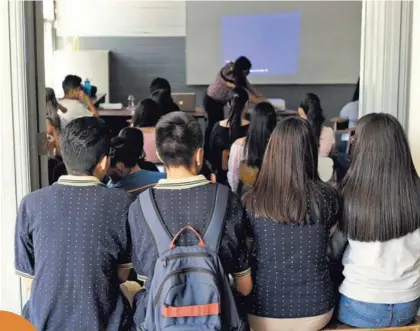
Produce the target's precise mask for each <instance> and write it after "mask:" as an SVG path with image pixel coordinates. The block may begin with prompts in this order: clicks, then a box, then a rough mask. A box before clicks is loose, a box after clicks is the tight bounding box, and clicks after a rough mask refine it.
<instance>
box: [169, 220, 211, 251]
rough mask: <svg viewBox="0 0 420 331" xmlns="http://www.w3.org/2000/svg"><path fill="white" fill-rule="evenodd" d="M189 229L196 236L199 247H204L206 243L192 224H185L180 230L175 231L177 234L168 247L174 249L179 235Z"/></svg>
mask: <svg viewBox="0 0 420 331" xmlns="http://www.w3.org/2000/svg"><path fill="white" fill-rule="evenodd" d="M187 230H190V231H192V232H193V233H194V234H195V235H196V236H197V238H198V246H199V247H201V248H204V247H206V243H205V242H204V240H203V238H202V237H201V235H200V234H199V233H198V231H197V230H196V229H194V228H193V227H192V226H189V225H188V226H186V227H184V228H182V229H181V230H179V231H178V232H177V234H176V235H175V236H174V237H173V239H172V241H171V243H170V244H169V249H170V250H171V249H174V248H175V247H176V245H175V243H176V241H177V240H178V238H179V236H180V235H181V233H183V232H184V231H187Z"/></svg>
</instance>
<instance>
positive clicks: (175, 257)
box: [162, 252, 211, 267]
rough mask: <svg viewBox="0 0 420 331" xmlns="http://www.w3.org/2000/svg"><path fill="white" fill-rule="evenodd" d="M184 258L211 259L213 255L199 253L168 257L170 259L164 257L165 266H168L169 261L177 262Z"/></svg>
mask: <svg viewBox="0 0 420 331" xmlns="http://www.w3.org/2000/svg"><path fill="white" fill-rule="evenodd" d="M183 257H211V255H210V254H209V253H198V252H192V253H178V254H174V255H171V256H168V257H164V258H163V259H162V263H163V266H164V267H166V266H167V265H168V261H169V260H176V259H180V258H183Z"/></svg>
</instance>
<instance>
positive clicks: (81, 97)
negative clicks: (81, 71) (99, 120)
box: [58, 75, 99, 127]
mask: <svg viewBox="0 0 420 331" xmlns="http://www.w3.org/2000/svg"><path fill="white" fill-rule="evenodd" d="M81 83H82V79H81V78H80V77H78V76H75V75H67V76H66V78H65V79H64V81H63V90H64V98H63V99H61V100H60V105H61V106H62V107H64V108H65V109H67V111H66V112H63V111H62V110H59V112H58V115H59V116H60V120H61V125H62V127H65V126H66V125H67V124H68V123H70V122H71V121H72V120H74V119H76V118H79V117H89V116H95V117H99V114H98V112H97V110H96V108H95V106H94V105H93V103H92V101H91V100H90V98H89V97H88V96H87V95H86V94H85V93H84V92H83V89H82V88H81Z"/></svg>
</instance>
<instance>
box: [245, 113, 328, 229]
mask: <svg viewBox="0 0 420 331" xmlns="http://www.w3.org/2000/svg"><path fill="white" fill-rule="evenodd" d="M315 182H320V179H319V176H318V147H317V144H316V139H315V136H314V134H313V130H312V128H311V126H310V124H309V123H308V122H307V121H306V120H304V119H301V118H298V117H289V118H286V119H284V120H283V121H281V122H280V123H278V124H277V126H276V128H275V129H274V131H273V133H272V135H271V138H270V140H269V142H268V145H267V149H266V152H265V155H264V160H263V163H262V166H261V170H260V172H259V175H258V178H257V181H256V183H255V185H254V187H253V188H252V189H251V190H250V191H249V192H247V193H246V194H245V195H244V198H243V199H244V202H245V205H246V207H247V208H248V209H249V210H250V211H252V212H254V213H255V214H256V215H257V216H259V217H263V218H267V219H272V220H275V221H278V222H282V223H287V224H304V223H305V222H306V219H307V218H306V215H307V212H308V208H309V204H308V199H311V198H314V199H311V200H316V198H315V196H316V191H317V189H316V185H314V184H315ZM312 208H313V209H314V210H316V209H317V208H316V204H315V206H312V204H311V209H312Z"/></svg>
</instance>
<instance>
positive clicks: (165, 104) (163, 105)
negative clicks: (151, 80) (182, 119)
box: [152, 90, 179, 115]
mask: <svg viewBox="0 0 420 331" xmlns="http://www.w3.org/2000/svg"><path fill="white" fill-rule="evenodd" d="M152 99H153V100H154V101H155V102H156V103H157V105H158V108H159V113H160V114H161V115H166V114H169V113H171V112H173V111H179V107H178V105H177V104H176V103H175V102H174V100H173V99H172V96H171V93H170V92H169V91H168V90H157V91H156V92H155V93H154V94H153V95H152Z"/></svg>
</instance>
